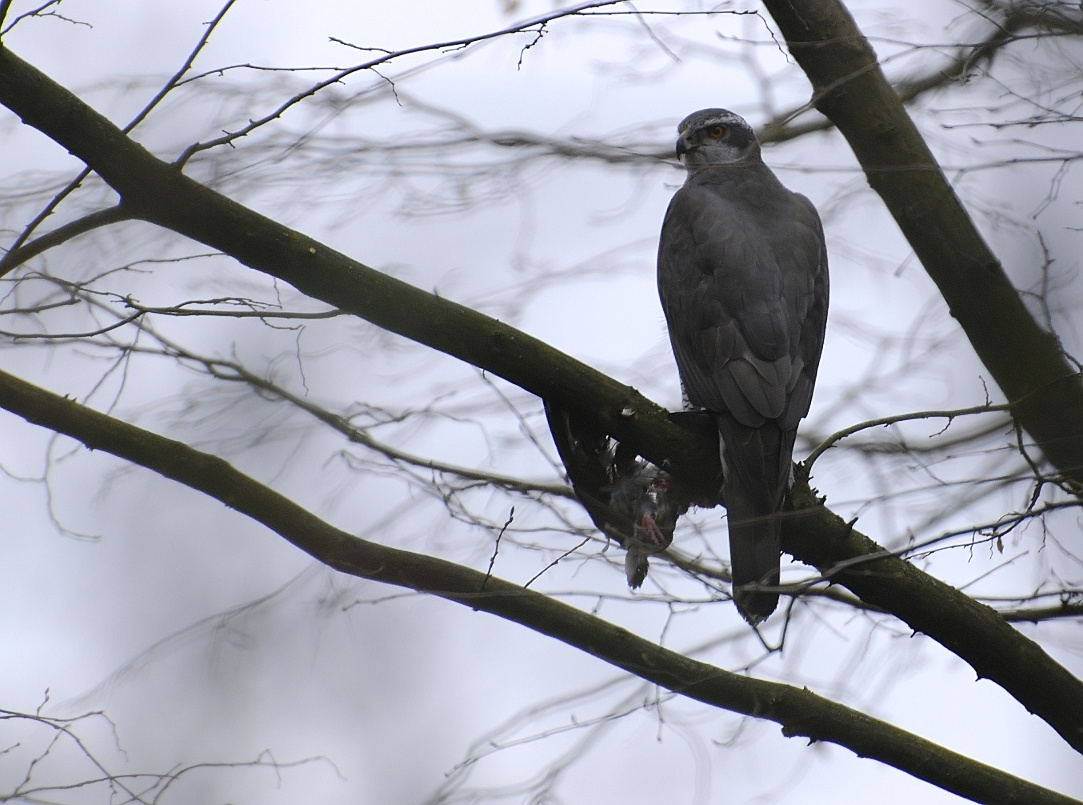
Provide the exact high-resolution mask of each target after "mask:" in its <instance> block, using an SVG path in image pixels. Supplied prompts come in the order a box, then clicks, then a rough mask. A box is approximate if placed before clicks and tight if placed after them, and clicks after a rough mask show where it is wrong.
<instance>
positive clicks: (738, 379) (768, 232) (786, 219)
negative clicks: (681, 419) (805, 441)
mask: <svg viewBox="0 0 1083 805" xmlns="http://www.w3.org/2000/svg"><path fill="white" fill-rule="evenodd" d="M759 167H761V168H762V171H758V170H753V169H752V168H738V169H735V168H727V167H723V168H715V169H712V170H707V171H703V172H702V173H700V174H699V175H698V176H696V177H695V178H693V179H692V180H690V181H689V182H688V183H687V184H686V185H685V186H684V187H682V188H681V189H680V190H679V191H678V192H677V194H676V195H675V196H674V197H673V201H672V202H671V203H670V205H669V210H668V211H667V213H666V218H665V223H664V224H663V226H662V237H661V242H660V245H659V254H658V289H659V293H660V296H661V299H662V307H663V310H664V311H665V314H666V319H667V321H668V323H669V335H670V340H671V342H672V345H673V352H674V355H675V356H676V359H677V367H678V369H679V370H680V375H681V381H682V382H683V384H684V389H685V393H686V394H687V396H688V400H689V402H691V403H692V405H694V406H696V407H702V408H706V409H707V410H709V411H713V412H728V413H729V414H731V415H732V416H733V417H734V418H735V419H736V420H737V421H738V422H740V423H741V424H742V425H745V426H747V427H753V428H754V427H759V426H761V425H762V424H763V423H764V422H765V421H767V420H774V421H775V422H777V423H778V424H779V426H780V427H782V428H783V429H784V430H790V429H794V428H796V427H797V423H798V422H799V421H800V420H801V418H802V417H804V416H805V415H806V414H807V413H808V410H809V405H810V404H811V402H812V388H813V383H814V382H815V379H816V368H817V365H818V363H819V359H820V352H821V350H822V348H823V341H824V328H825V325H826V321H827V293H828V290H827V254H826V248H825V246H824V238H823V230H822V228H821V225H820V219H819V216H818V215H817V214H816V210H815V209H814V208H813V206H812V204H811V202H809V200H808V199H806V198H805V197H804V196H800V195H798V194H796V193H792V192H790V191H789V190H787V189H785V188H784V187H782V185H781V184H780V183H779V182H778V180H777V179H776V178H775V177H774V175H773V174H772V173H770V171H769V170H767V168H766V167H763V166H762V165H761V166H759ZM753 174H755V175H753Z"/></svg>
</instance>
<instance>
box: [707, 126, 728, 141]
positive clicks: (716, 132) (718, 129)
mask: <svg viewBox="0 0 1083 805" xmlns="http://www.w3.org/2000/svg"><path fill="white" fill-rule="evenodd" d="M707 135H708V136H709V137H711V138H713V139H715V140H721V139H722V138H723V137H725V136H726V129H725V128H724V127H723V126H715V127H714V128H713V129H711V130H710V131H708V132H707Z"/></svg>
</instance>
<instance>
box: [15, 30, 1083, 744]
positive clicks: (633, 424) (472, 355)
mask: <svg viewBox="0 0 1083 805" xmlns="http://www.w3.org/2000/svg"><path fill="white" fill-rule="evenodd" d="M0 104H3V105H4V106H7V107H8V108H9V109H11V110H12V111H14V112H15V113H16V114H18V115H19V116H20V117H21V118H22V119H23V120H24V121H25V122H26V123H28V124H30V125H32V126H34V127H35V128H37V129H39V130H40V131H42V132H43V133H45V134H46V135H47V136H49V137H50V138H52V139H53V140H54V141H56V142H57V143H59V144H60V145H62V146H63V147H65V148H66V149H68V150H69V151H70V152H71V153H73V154H75V155H77V156H78V157H79V158H80V159H82V160H84V161H85V162H86V163H87V164H88V165H90V166H91V167H93V169H94V170H95V171H97V172H98V173H99V175H101V177H102V178H103V179H104V180H105V181H106V182H107V183H108V184H109V185H110V186H112V187H113V188H114V189H115V190H116V191H117V192H118V193H119V194H120V195H121V198H122V205H123V206H124V207H126V208H127V209H128V210H130V211H131V212H132V214H133V215H136V216H138V217H142V218H145V219H147V220H149V221H153V222H155V223H157V224H159V225H161V226H163V227H166V228H168V229H171V230H173V231H175V232H178V233H181V234H183V235H186V236H188V237H191V238H193V239H195V240H198V241H200V242H202V243H205V244H207V245H209V246H212V247H214V248H216V249H219V250H221V251H222V252H225V253H227V254H229V255H231V256H233V257H234V258H235V259H237V260H239V261H240V262H242V263H244V264H245V265H248V266H250V267H251V268H253V269H256V270H258V271H262V272H265V273H267V274H269V275H271V276H274V277H277V278H279V279H281V280H284V281H286V282H289V283H290V284H292V285H294V286H295V287H296V288H298V289H299V290H300V291H302V292H303V293H306V294H308V295H310V296H312V297H314V298H317V299H321V300H323V301H325V302H327V303H328V304H330V305H332V306H334V307H336V308H340V309H342V310H346V311H349V312H351V313H353V314H355V315H357V316H360V317H361V318H364V319H366V320H368V321H370V322H372V323H374V324H376V325H378V326H380V327H383V328H385V329H387V330H389V331H391V332H394V333H398V334H399V335H403V336H405V337H407V338H410V339H413V340H415V341H418V342H420V343H422V344H425V345H427V346H429V347H432V348H433V349H436V350H440V351H441V352H445V353H447V354H449V355H453V356H454V357H456V358H459V359H460V360H463V361H466V362H468V363H471V364H473V365H475V366H478V367H480V368H482V369H485V370H486V371H490V372H493V373H494V374H497V375H500V376H501V377H504V378H505V379H507V380H509V381H510V382H512V383H515V384H517V385H519V386H521V387H522V388H524V389H526V390H527V391H529V392H531V393H533V394H536V395H538V396H539V397H541V398H542V399H547V400H552V401H553V402H555V403H556V404H557V405H559V406H560V407H561V408H564V409H568V410H586V411H589V412H590V414H591V416H592V417H593V419H594V420H595V421H597V422H598V424H599V425H600V426H601V427H602V428H604V429H605V430H606V432H607V433H610V434H612V435H613V436H615V437H617V438H619V439H621V440H627V441H628V442H629V444H630V445H632V446H634V448H635V449H636V450H637V451H638V452H639V453H640V454H641V455H643V456H644V457H646V458H648V459H650V460H651V461H653V462H654V463H655V464H658V465H659V466H663V465H664V466H666V467H667V469H669V470H670V471H671V472H672V473H673V475H674V476H676V477H678V478H679V479H681V480H682V481H683V482H684V483H685V484H687V485H688V486H689V487H691V488H693V489H695V488H696V487H697V485H700V486H702V485H703V484H704V483H705V482H706V483H707V484H708V485H710V486H712V487H713V486H714V483H715V480H714V479H716V478H717V476H718V472H719V469H718V451H717V446H716V444H714V443H713V440H704V439H701V438H698V437H696V436H695V435H694V434H692V433H689V432H687V431H685V430H683V429H681V428H679V427H677V426H675V425H673V424H672V423H671V422H670V421H669V419H668V417H667V414H666V412H665V411H664V410H663V409H661V408H660V407H659V406H657V405H655V404H654V403H652V402H651V401H649V400H647V399H646V398H645V397H643V396H642V395H640V394H639V393H638V392H637V391H635V389H632V388H629V387H627V386H623V385H621V384H619V383H617V382H616V381H614V380H612V379H610V378H608V377H606V376H605V375H603V374H602V373H600V372H598V371H596V370H594V369H592V368H590V367H589V366H586V365H585V364H582V363H580V362H579V361H576V360H574V359H573V358H570V357H569V356H567V355H564V354H563V353H561V352H559V351H557V350H554V349H552V348H551V347H549V346H547V345H546V344H544V343H542V342H540V341H538V340H537V339H534V338H531V337H530V336H528V335H526V334H524V333H521V332H519V331H518V330H515V329H514V328H512V327H509V326H507V325H505V324H502V323H501V322H498V321H495V320H494V319H491V318H489V317H488V316H485V315H483V314H481V313H478V312H476V311H473V310H470V309H469V308H466V307H464V306H462V305H458V304H456V303H454V302H451V301H448V300H445V299H441V298H439V297H437V296H435V295H433V294H429V293H425V292H424V291H421V290H419V289H417V288H414V287H413V286H410V285H407V284H406V283H404V282H401V281H399V280H396V279H394V278H393V277H389V276H387V275H385V274H382V273H380V272H379V271H376V270H374V269H372V268H369V267H367V266H364V265H362V264H360V263H358V262H356V261H354V260H351V259H349V258H348V257H346V256H345V255H342V254H339V253H338V252H335V251H334V250H332V249H329V248H328V247H326V246H324V245H323V244H321V243H319V242H318V241H315V240H312V239H311V238H308V237H306V236H304V235H302V234H301V233H299V232H296V231H294V230H291V229H289V228H287V227H285V226H282V225H281V224H278V223H277V222H275V221H272V220H271V219H269V218H265V217H263V216H261V215H259V214H258V213H255V212H253V211H252V210H249V209H246V208H245V207H243V206H241V205H240V204H237V203H235V202H233V201H231V200H229V199H227V198H225V197H224V196H221V195H219V194H218V193H215V192H214V191H212V190H210V189H208V188H206V187H203V186H202V185H200V184H198V183H197V182H194V181H193V180H191V179H189V178H188V177H186V176H184V175H183V173H181V172H180V171H179V170H177V169H175V168H173V167H172V166H170V165H168V164H167V163H165V162H163V161H161V160H159V159H157V158H155V157H154V156H153V155H151V154H150V153H149V152H148V151H146V150H145V149H144V148H143V147H142V146H140V145H139V144H138V143H136V142H134V141H133V140H131V139H130V138H128V137H127V136H126V135H125V134H124V133H123V132H121V131H120V129H118V128H117V127H116V126H114V125H113V124H112V123H110V122H109V121H108V120H107V119H106V118H104V117H103V116H102V115H100V114H98V113H97V112H95V111H94V110H93V109H91V108H90V107H89V106H87V105H86V104H84V103H83V102H82V101H81V100H79V99H78V98H77V97H76V96H75V95H73V94H72V93H71V92H69V91H68V90H66V89H64V88H63V87H61V86H60V85H58V84H56V83H55V82H53V81H52V80H50V79H49V78H48V77H47V76H45V75H44V74H42V73H41V72H40V71H38V70H36V69H35V68H34V67H32V66H31V65H29V64H27V63H25V62H23V61H22V60H20V59H18V58H17V57H16V56H15V55H14V54H12V53H11V52H10V51H8V50H6V49H4V48H3V47H0ZM95 446H97V445H95ZM103 447H104V445H103ZM715 488H716V487H715ZM801 505H803V506H805V507H806V511H805V512H803V513H802V516H801V518H800V519H798V518H795V519H794V521H793V522H792V523H788V524H786V525H785V526H784V539H785V540H786V542H785V548H786V550H787V551H790V552H791V553H792V554H793V555H794V556H795V557H796V558H797V559H799V560H801V561H805V562H808V563H809V564H812V565H815V566H817V567H819V568H820V569H821V570H824V571H825V572H832V570H833V569H836V568H837V566H838V565H839V563H845V562H848V561H849V560H852V559H857V560H858V563H856V564H854V565H853V566H852V567H849V569H848V570H847V572H841V571H840V572H837V574H836V575H834V576H833V578H834V579H836V580H838V581H839V582H840V583H843V584H846V585H848V586H849V585H851V584H852V585H853V587H852V588H851V589H853V590H854V592H855V593H857V594H858V595H859V596H861V597H865V596H869V598H870V600H871V601H873V602H874V603H877V604H878V605H882V606H884V607H885V608H886V609H888V610H889V611H891V612H893V613H894V614H895V615H897V616H898V617H899V618H901V619H902V620H903V621H905V622H906V623H908V624H909V625H910V626H911V627H912V628H914V629H915V630H918V631H922V632H924V633H925V634H927V635H929V636H930V637H931V638H933V639H934V640H936V641H938V642H939V643H941V644H942V645H944V646H946V647H947V648H949V649H950V650H951V651H953V652H955V653H957V654H958V655H959V656H960V657H962V658H963V659H964V660H965V661H966V662H968V663H970V664H971V665H972V666H974V667H975V668H976V669H978V671H979V673H981V674H982V675H984V676H988V677H989V678H990V679H992V680H994V681H995V682H996V683H997V684H999V685H1001V686H1002V687H1003V688H1004V689H1005V690H1007V691H1008V692H1009V693H1010V694H1011V695H1012V696H1014V697H1015V698H1016V699H1018V700H1019V701H1020V702H1022V703H1023V704H1024V706H1026V707H1027V708H1028V709H1030V710H1031V711H1032V712H1034V713H1035V714H1037V715H1039V716H1040V717H1041V718H1042V719H1044V720H1045V721H1047V722H1048V723H1050V724H1051V725H1053V726H1054V728H1055V729H1057V731H1058V732H1060V734H1061V735H1062V736H1063V737H1064V738H1065V740H1067V741H1068V742H1069V743H1070V744H1071V745H1072V746H1074V747H1076V748H1077V749H1080V750H1081V751H1083V731H1081V730H1083V685H1081V684H1080V683H1079V681H1078V680H1075V679H1074V678H1073V677H1072V676H1071V674H1069V673H1068V672H1067V671H1066V670H1064V668H1062V667H1061V666H1059V665H1058V664H1057V663H1056V662H1055V661H1054V660H1053V659H1052V658H1050V657H1049V656H1048V655H1047V654H1045V652H1043V651H1042V649H1041V648H1040V647H1039V646H1038V645H1037V644H1035V643H1034V642H1033V641H1030V640H1028V639H1027V638H1026V637H1024V636H1023V635H1021V634H1019V633H1018V632H1016V631H1015V630H1014V629H1012V628H1010V627H1008V626H1007V625H1006V624H1003V623H1001V626H1002V627H1003V628H997V627H993V626H992V625H991V624H990V623H988V622H987V621H986V620H985V616H986V614H990V615H992V616H993V617H994V618H995V617H996V616H995V613H993V612H992V610H988V613H987V612H986V610H987V608H984V607H980V606H979V605H976V604H975V603H974V602H973V601H972V600H971V599H970V598H969V597H968V596H966V595H964V594H963V593H961V592H959V591H958V590H955V589H953V588H952V587H950V586H948V585H946V584H943V583H942V582H938V581H936V580H935V579H933V578H932V577H930V576H928V575H927V574H925V573H922V572H921V571H920V570H918V569H917V568H914V567H913V566H911V565H909V564H908V563H905V562H902V561H901V560H897V559H896V560H891V561H893V562H895V563H897V564H888V565H884V564H875V565H865V567H864V568H863V567H862V564H863V563H866V562H867V561H868V559H869V557H870V556H875V557H881V556H884V552H883V551H881V550H880V549H879V547H878V546H875V543H871V541H868V542H867V543H866V542H860V541H858V542H854V541H852V540H851V539H850V537H851V536H852V535H853V532H851V531H850V530H849V529H848V528H847V527H846V524H845V523H843V522H842V521H841V520H840V519H839V518H838V517H837V516H836V515H834V514H833V513H831V512H829V511H827V510H825V509H823V508H822V507H821V506H819V505H818V503H817V502H816V501H815V500H807V501H804V502H803V503H802V504H801ZM806 535H815V537H814V538H811V539H809V538H807V536H806ZM825 535H829V536H831V539H830V540H827V536H825ZM889 559H890V557H885V558H882V559H881V561H882V562H888V561H889ZM884 568H886V569H887V570H888V572H882V570H883V569H884ZM388 572H390V571H388ZM915 596H916V597H915ZM881 602H883V603H881ZM929 612H932V613H934V614H936V613H941V614H940V616H937V617H927V614H928V613H929ZM1019 658H1027V662H1026V663H1021V662H1019Z"/></svg>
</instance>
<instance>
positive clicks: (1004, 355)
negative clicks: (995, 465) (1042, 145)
mask: <svg viewBox="0 0 1083 805" xmlns="http://www.w3.org/2000/svg"><path fill="white" fill-rule="evenodd" d="M764 4H765V5H766V6H767V9H768V10H769V11H770V13H771V16H772V17H773V18H774V20H775V22H776V23H777V24H778V26H779V29H780V30H781V32H782V34H783V35H784V36H785V37H786V41H787V44H788V45H789V48H790V52H791V53H792V54H793V56H794V58H795V59H796V60H797V62H798V63H799V64H800V65H801V67H802V68H803V69H804V71H805V73H806V74H807V75H808V77H809V80H810V81H811V82H812V86H813V89H814V92H815V94H814V98H813V103H814V105H815V106H816V108H817V109H819V110H820V112H822V113H823V114H824V115H826V116H827V117H828V118H830V119H831V121H832V122H833V123H834V124H835V125H836V126H837V127H838V129H839V131H840V132H842V134H843V136H845V137H846V139H847V141H848V142H849V143H850V146H851V147H852V148H853V150H854V154H855V156H856V157H857V159H858V161H859V162H860V163H861V167H862V168H863V169H864V171H865V174H866V176H867V178H868V181H869V185H870V186H871V187H872V189H873V190H875V191H876V192H877V193H879V194H880V197H881V198H882V199H883V201H884V203H885V204H886V205H887V207H888V209H889V210H890V212H891V214H892V216H893V217H894V218H895V221H896V222H897V223H898V225H899V227H900V229H902V232H903V234H904V235H905V236H906V239H907V240H908V241H909V242H910V245H911V247H912V248H913V249H914V253H915V254H916V255H917V257H918V259H919V260H921V263H922V265H924V266H925V270H926V271H927V272H928V273H929V276H930V277H932V279H933V281H934V282H935V283H936V285H937V287H938V288H939V289H940V293H941V295H942V296H943V297H944V300H945V301H946V302H947V303H948V307H949V309H950V311H951V315H952V316H953V317H955V319H957V320H958V322H959V324H960V325H961V326H962V328H963V331H964V332H965V333H966V335H967V337H968V338H969V339H970V343H971V344H972V345H973V347H974V350H975V351H976V352H977V353H978V357H979V358H981V361H982V363H983V364H985V366H986V368H988V370H989V371H990V373H991V374H992V375H993V378H994V379H995V380H996V382H997V384H998V385H999V386H1000V388H1001V389H1002V390H1003V392H1004V395H1005V396H1006V397H1007V399H1008V401H1009V402H1010V403H1011V405H1012V412H1013V414H1014V415H1015V417H1016V419H1017V420H1018V421H1019V423H1020V424H1021V425H1022V426H1023V427H1024V428H1025V429H1026V431H1027V432H1028V433H1029V434H1030V435H1031V436H1032V437H1033V438H1034V440H1035V441H1036V442H1037V443H1038V445H1039V446H1040V447H1041V449H1042V452H1043V453H1044V454H1045V456H1046V458H1047V459H1048V460H1049V461H1050V462H1051V463H1052V464H1053V465H1054V466H1055V467H1056V468H1057V469H1058V470H1059V471H1060V472H1061V473H1063V474H1064V475H1065V477H1066V478H1068V479H1070V480H1071V482H1072V484H1073V486H1074V488H1075V489H1076V491H1077V494H1078V493H1083V377H1081V375H1080V373H1079V372H1078V371H1077V370H1076V368H1075V367H1073V366H1072V365H1071V364H1069V363H1068V361H1067V360H1065V357H1064V355H1063V353H1062V350H1061V346H1060V343H1059V342H1058V340H1057V337H1056V335H1055V334H1053V333H1050V332H1047V331H1046V330H1044V329H1042V327H1041V326H1040V325H1039V324H1038V322H1037V321H1035V319H1034V317H1032V316H1031V315H1030V313H1029V312H1028V311H1027V309H1026V307H1025V306H1024V304H1023V301H1022V299H1021V298H1020V296H1019V293H1018V292H1017V291H1016V290H1015V288H1014V287H1012V285H1011V282H1010V281H1009V280H1008V277H1007V275H1006V274H1005V273H1004V269H1003V268H1002V266H1001V265H1000V263H999V261H998V260H997V258H996V256H995V255H994V254H993V253H992V251H990V249H989V247H988V246H987V245H986V243H985V241H984V240H983V239H982V237H981V235H980V234H979V233H978V231H977V228H976V227H975V226H974V222H973V221H972V220H971V219H970V217H969V215H968V214H967V212H966V210H965V209H964V208H963V205H962V203H961V202H960V201H959V198H958V197H957V196H956V195H955V191H954V190H953V189H952V187H951V185H950V184H949V183H948V181H947V179H946V178H945V176H944V174H943V172H942V171H941V170H940V166H939V165H938V164H937V162H936V159H935V158H934V157H933V155H932V152H931V151H930V150H929V147H928V146H927V145H926V143H925V141H924V140H923V139H922V137H921V134H920V133H919V132H918V130H917V128H916V127H915V126H914V122H913V121H912V120H911V119H910V117H909V115H908V114H907V113H906V109H905V107H904V106H903V104H902V101H901V100H900V99H899V96H898V95H896V93H895V91H894V90H893V89H892V88H891V85H890V84H889V83H888V81H887V79H886V78H885V76H884V74H883V72H882V71H881V69H880V65H879V63H878V61H877V58H876V54H875V52H874V51H873V49H872V46H871V45H870V44H869V43H868V40H866V39H865V37H864V36H863V35H862V33H861V31H860V30H859V29H858V27H857V24H856V23H855V22H854V20H853V17H851V16H850V13H849V12H848V11H847V10H846V7H845V6H844V5H843V4H842V3H841V2H840V1H839V0H764Z"/></svg>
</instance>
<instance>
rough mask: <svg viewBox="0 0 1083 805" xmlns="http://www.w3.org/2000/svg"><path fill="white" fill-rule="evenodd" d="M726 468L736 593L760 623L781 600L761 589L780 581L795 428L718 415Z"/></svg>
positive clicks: (748, 613) (725, 494)
mask: <svg viewBox="0 0 1083 805" xmlns="http://www.w3.org/2000/svg"><path fill="white" fill-rule="evenodd" d="M718 430H719V435H720V437H721V440H722V466H723V470H724V473H725V479H724V485H723V488H722V498H723V503H724V504H725V506H726V512H727V516H728V518H729V536H730V563H731V566H732V571H733V599H734V601H735V602H736V603H737V607H738V609H739V610H740V612H741V614H742V615H743V616H744V618H745V620H747V621H748V622H749V623H753V624H755V623H759V622H760V621H762V620H763V619H764V618H766V617H767V616H768V615H770V614H771V613H772V612H774V611H775V608H776V607H777V606H778V592H777V591H771V590H764V589H758V588H760V587H777V586H778V584H779V557H780V554H781V552H782V521H781V520H780V519H779V516H778V513H779V511H780V510H781V509H782V506H783V504H784V501H785V499H786V490H787V489H788V488H789V483H790V469H791V465H792V461H793V445H794V441H795V439H796V436H797V434H796V431H793V430H784V429H782V428H780V427H779V426H778V425H777V424H776V423H775V422H772V421H767V422H764V423H763V424H762V425H761V426H760V427H757V428H750V427H748V426H745V425H742V424H740V423H739V422H737V421H736V420H735V419H733V418H732V417H731V416H729V415H726V414H722V415H721V416H719V418H718Z"/></svg>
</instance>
